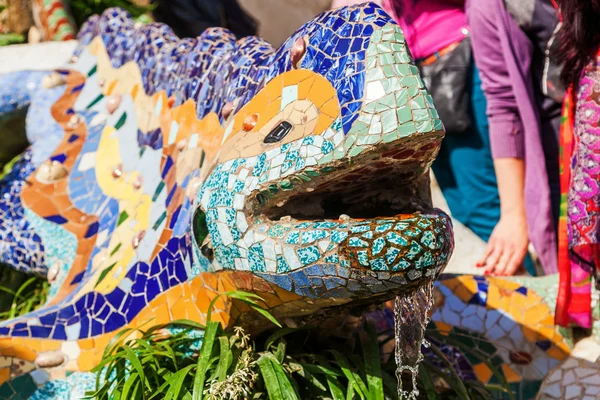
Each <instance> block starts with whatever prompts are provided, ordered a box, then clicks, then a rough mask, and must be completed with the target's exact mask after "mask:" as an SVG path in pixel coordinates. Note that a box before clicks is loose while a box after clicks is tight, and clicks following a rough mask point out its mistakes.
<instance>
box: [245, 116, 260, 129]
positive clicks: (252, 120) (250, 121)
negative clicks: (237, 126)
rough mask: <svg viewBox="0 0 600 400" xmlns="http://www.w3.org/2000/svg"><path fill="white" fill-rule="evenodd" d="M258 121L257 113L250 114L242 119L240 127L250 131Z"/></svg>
mask: <svg viewBox="0 0 600 400" xmlns="http://www.w3.org/2000/svg"><path fill="white" fill-rule="evenodd" d="M257 122H258V114H256V113H254V114H250V115H248V116H247V117H246V118H245V119H244V124H243V125H242V129H243V130H244V131H245V132H250V131H251V130H252V129H254V127H255V126H256V123H257Z"/></svg>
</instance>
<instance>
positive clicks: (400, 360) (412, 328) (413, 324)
mask: <svg viewBox="0 0 600 400" xmlns="http://www.w3.org/2000/svg"><path fill="white" fill-rule="evenodd" d="M432 306H433V282H430V283H428V284H426V285H424V286H422V287H419V288H418V289H416V290H414V291H413V292H411V293H408V294H406V295H402V296H398V297H396V302H395V305H394V314H395V315H394V322H395V324H394V325H395V328H394V329H395V343H396V348H395V358H396V378H397V379H398V398H399V399H406V400H416V399H417V396H418V395H419V390H418V389H417V373H418V370H419V363H420V362H421V360H422V359H423V354H422V353H421V345H424V346H427V343H426V340H425V339H424V335H425V328H426V327H427V324H428V323H429V311H430V310H431V307H432ZM405 372H406V373H409V374H410V375H411V384H412V385H411V386H412V388H407V389H410V390H404V387H403V383H402V374H403V373H405Z"/></svg>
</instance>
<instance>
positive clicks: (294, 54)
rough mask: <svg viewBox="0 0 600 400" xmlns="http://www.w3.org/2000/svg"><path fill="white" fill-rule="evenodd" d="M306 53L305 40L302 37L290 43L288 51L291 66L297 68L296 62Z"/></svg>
mask: <svg viewBox="0 0 600 400" xmlns="http://www.w3.org/2000/svg"><path fill="white" fill-rule="evenodd" d="M304 53H306V41H305V40H304V38H298V39H296V41H295V42H294V44H293V45H292V49H291V51H290V60H291V61H292V67H294V68H298V62H299V61H300V60H301V59H302V57H304Z"/></svg>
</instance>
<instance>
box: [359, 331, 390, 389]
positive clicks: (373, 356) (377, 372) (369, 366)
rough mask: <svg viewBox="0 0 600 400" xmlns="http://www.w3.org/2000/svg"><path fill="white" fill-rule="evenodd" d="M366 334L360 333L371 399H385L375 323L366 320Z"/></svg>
mask: <svg viewBox="0 0 600 400" xmlns="http://www.w3.org/2000/svg"><path fill="white" fill-rule="evenodd" d="M365 325H366V330H367V332H366V334H365V332H362V334H361V335H360V341H361V347H362V351H363V358H364V361H365V373H366V375H367V385H368V391H369V393H368V397H369V400H383V397H384V396H383V378H382V377H381V358H380V356H379V341H378V340H377V332H376V330H375V325H374V324H373V323H370V322H366V323H365Z"/></svg>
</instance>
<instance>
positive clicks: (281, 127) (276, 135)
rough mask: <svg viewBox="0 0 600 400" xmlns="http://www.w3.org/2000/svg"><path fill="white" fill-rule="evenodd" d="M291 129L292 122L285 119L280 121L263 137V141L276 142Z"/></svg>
mask: <svg viewBox="0 0 600 400" xmlns="http://www.w3.org/2000/svg"><path fill="white" fill-rule="evenodd" d="M291 130H292V124H290V123H289V122H287V121H281V122H280V123H279V124H278V125H277V126H276V127H275V128H273V130H272V131H271V132H269V134H268V135H267V136H266V137H265V140H264V142H265V143H277V142H279V141H281V139H283V138H284V137H285V136H286V135H287V134H288V133H290V131H291Z"/></svg>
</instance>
